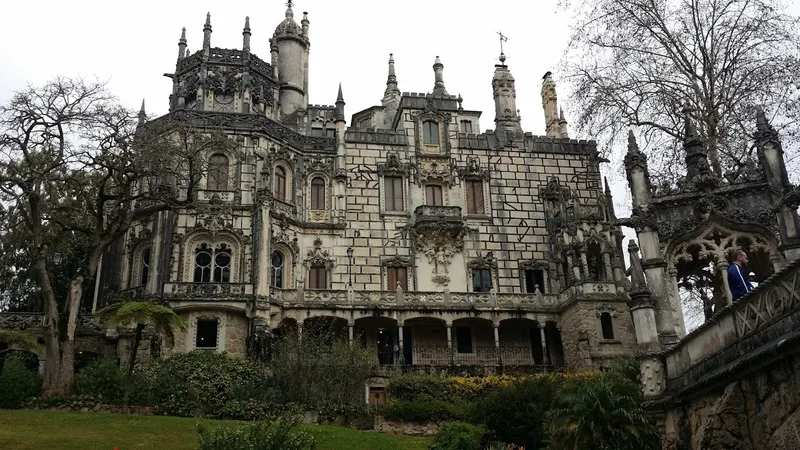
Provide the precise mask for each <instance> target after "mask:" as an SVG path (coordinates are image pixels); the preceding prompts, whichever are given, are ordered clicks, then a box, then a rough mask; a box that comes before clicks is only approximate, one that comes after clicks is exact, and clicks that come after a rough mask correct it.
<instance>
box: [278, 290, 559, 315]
mask: <svg viewBox="0 0 800 450" xmlns="http://www.w3.org/2000/svg"><path fill="white" fill-rule="evenodd" d="M270 300H271V301H272V302H273V303H277V304H280V305H284V306H290V307H291V306H295V307H330V306H337V305H341V306H360V307H367V308H371V307H376V306H378V307H385V308H406V307H413V308H431V309H437V308H453V309H459V308H461V309H470V308H487V309H488V308H503V309H521V310H537V311H538V310H555V308H556V307H557V306H558V305H559V303H560V302H559V296H558V295H549V294H541V293H538V294H495V293H488V292H447V291H444V292H403V291H395V292H391V291H366V292H362V291H346V290H325V291H316V290H297V291H295V290H285V289H272V291H271V295H270Z"/></svg>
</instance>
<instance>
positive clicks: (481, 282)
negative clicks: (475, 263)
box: [472, 269, 492, 292]
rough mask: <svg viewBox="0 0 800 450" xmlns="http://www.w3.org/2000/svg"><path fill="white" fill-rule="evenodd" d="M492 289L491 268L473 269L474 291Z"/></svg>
mask: <svg viewBox="0 0 800 450" xmlns="http://www.w3.org/2000/svg"><path fill="white" fill-rule="evenodd" d="M491 289H492V270H491V269H472V292H489V291H490V290H491Z"/></svg>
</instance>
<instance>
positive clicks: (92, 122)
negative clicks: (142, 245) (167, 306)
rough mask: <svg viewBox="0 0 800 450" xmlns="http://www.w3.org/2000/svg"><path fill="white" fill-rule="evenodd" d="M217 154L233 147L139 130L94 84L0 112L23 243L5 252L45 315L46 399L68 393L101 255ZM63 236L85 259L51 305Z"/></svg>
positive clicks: (62, 85)
mask: <svg viewBox="0 0 800 450" xmlns="http://www.w3.org/2000/svg"><path fill="white" fill-rule="evenodd" d="M140 122H141V121H140ZM218 145H222V146H226V145H231V144H230V141H229V140H227V139H225V138H224V137H223V136H215V135H212V136H209V135H208V134H204V133H201V132H200V131H198V130H195V129H191V128H189V127H186V126H179V125H177V124H175V123H171V122H170V121H169V120H164V121H160V122H158V123H157V124H156V125H154V126H152V127H147V126H137V120H136V116H135V115H134V114H133V112H132V111H130V110H127V109H125V108H123V107H122V106H121V105H120V104H119V103H118V101H117V100H116V99H115V98H114V97H113V96H111V95H110V94H109V92H108V91H107V90H106V87H105V85H104V83H100V82H87V81H85V80H82V79H70V78H56V79H55V80H53V81H51V82H48V83H46V84H45V85H43V86H39V87H34V86H29V87H28V88H26V89H25V90H23V91H20V92H17V93H15V94H14V96H13V97H12V98H11V100H10V101H9V103H8V104H7V105H4V106H0V202H2V203H3V204H6V205H8V206H9V207H10V208H13V209H14V211H15V212H16V215H17V217H19V219H20V222H19V226H21V227H23V228H24V229H25V231H26V233H28V234H29V236H30V239H29V241H23V240H20V239H17V240H15V241H11V242H3V244H4V246H6V248H8V247H13V246H15V245H16V246H17V247H19V246H20V245H27V246H28V247H29V251H30V252H31V253H32V256H31V258H30V259H31V261H32V263H31V268H30V273H31V274H32V277H33V279H34V281H35V283H36V285H37V287H38V288H39V291H40V295H41V299H42V303H43V306H44V308H43V309H44V314H45V331H44V338H45V364H46V365H45V378H44V386H43V393H44V395H45V396H52V395H66V394H69V393H71V391H72V388H73V384H74V369H73V360H74V340H75V329H76V327H77V323H78V313H79V308H80V303H81V299H82V297H83V295H84V292H83V291H84V285H85V284H86V283H85V282H84V280H88V279H92V278H93V277H94V276H96V272H97V267H98V264H99V262H100V258H101V256H102V255H103V253H104V252H105V251H106V249H108V247H109V246H110V245H111V244H112V243H113V242H114V241H115V240H117V239H119V238H120V237H122V236H123V235H124V234H125V233H126V232H127V231H128V230H129V229H130V227H131V225H132V224H133V223H135V222H137V221H142V220H147V219H148V218H150V217H151V216H152V215H153V214H155V213H156V212H158V211H163V210H167V209H170V208H173V207H176V206H179V205H181V204H183V203H187V202H191V200H192V199H193V198H194V195H193V192H194V190H195V189H196V188H197V186H198V183H199V181H200V180H201V179H202V177H203V175H202V170H204V165H203V163H202V161H203V160H204V158H202V155H204V152H207V151H208V149H209V148H212V147H214V146H218ZM67 235H69V236H77V237H78V238H79V242H80V245H81V247H82V250H83V251H82V253H83V254H84V255H85V256H84V257H83V258H80V260H78V261H76V262H75V264H74V265H73V266H72V267H71V270H72V272H71V273H70V274H69V276H68V277H67V279H68V281H67V282H66V283H65V284H66V285H67V286H66V290H65V292H66V294H64V296H65V298H58V297H57V294H56V292H58V286H54V278H53V276H54V267H53V264H52V259H53V252H54V249H57V248H58V246H59V245H62V243H63V242H64V240H65V239H64V237H65V236H67ZM73 241H74V240H73ZM62 291H63V290H62Z"/></svg>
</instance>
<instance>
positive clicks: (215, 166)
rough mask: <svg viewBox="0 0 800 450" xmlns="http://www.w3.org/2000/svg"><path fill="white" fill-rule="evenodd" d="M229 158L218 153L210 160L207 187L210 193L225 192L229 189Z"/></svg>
mask: <svg viewBox="0 0 800 450" xmlns="http://www.w3.org/2000/svg"><path fill="white" fill-rule="evenodd" d="M228 170H229V163H228V157H227V156H225V155H223V154H221V153H216V154H214V155H211V157H210V158H209V159H208V183H206V187H207V188H208V190H210V191H224V190H226V189H228Z"/></svg>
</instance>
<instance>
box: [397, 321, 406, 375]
mask: <svg viewBox="0 0 800 450" xmlns="http://www.w3.org/2000/svg"><path fill="white" fill-rule="evenodd" d="M397 344H398V349H399V355H397V360H398V362H399V363H400V365H401V366H404V365H405V364H406V358H405V352H404V351H403V322H397Z"/></svg>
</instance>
